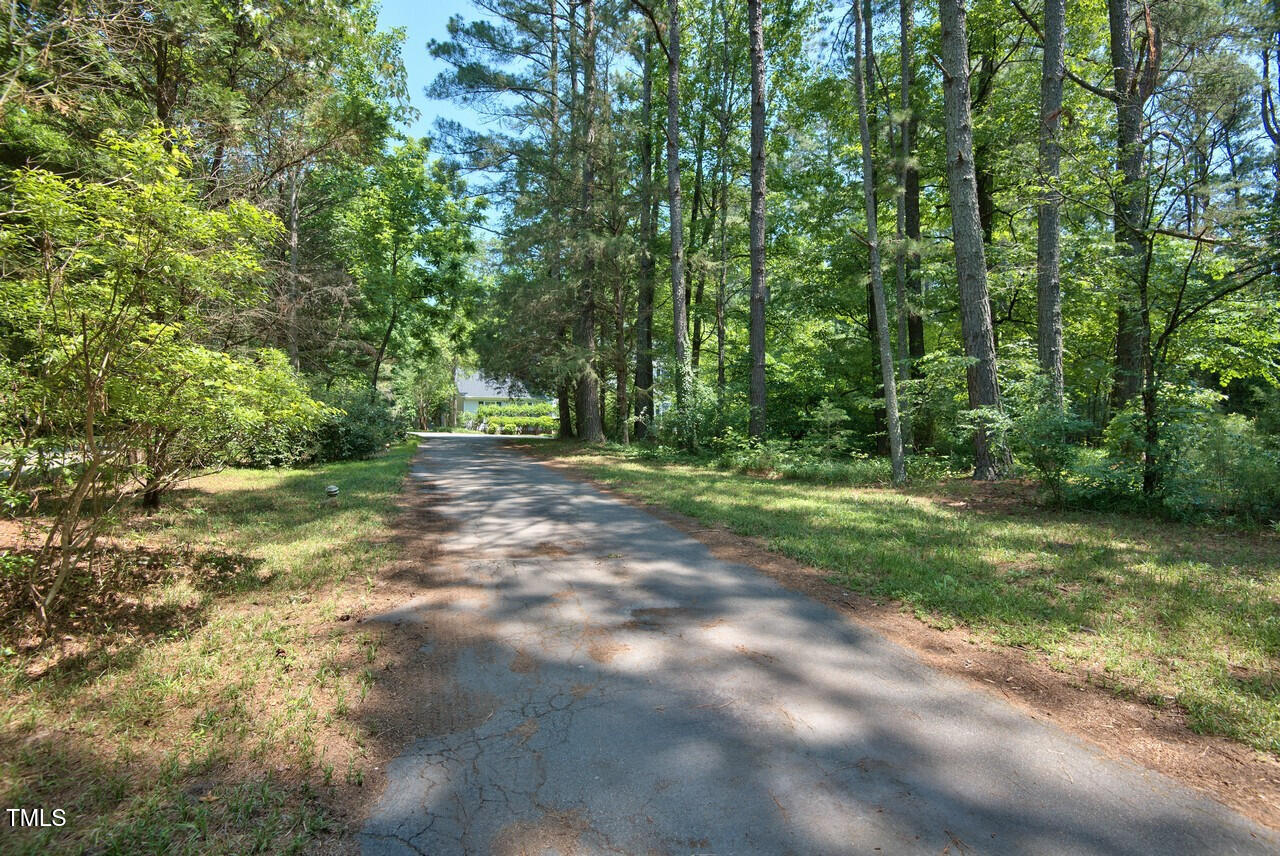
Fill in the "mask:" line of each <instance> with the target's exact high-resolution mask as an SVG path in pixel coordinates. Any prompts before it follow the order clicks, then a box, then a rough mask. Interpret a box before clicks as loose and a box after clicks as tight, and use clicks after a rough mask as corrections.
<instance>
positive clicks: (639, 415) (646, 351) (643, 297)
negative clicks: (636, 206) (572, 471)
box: [635, 33, 657, 440]
mask: <svg viewBox="0 0 1280 856" xmlns="http://www.w3.org/2000/svg"><path fill="white" fill-rule="evenodd" d="M642 66H643V69H644V79H643V84H642V90H641V91H642V95H641V108H640V113H641V116H642V117H643V118H642V124H643V127H644V130H643V132H642V133H641V135H640V206H641V207H640V287H639V291H638V293H637V295H636V381H635V400H636V401H635V409H636V423H635V437H636V439H637V440H643V439H644V438H645V437H646V436H648V433H649V423H651V422H652V421H653V287H654V264H653V243H654V237H655V236H654V231H655V230H656V228H657V223H656V222H655V221H656V219H657V218H656V217H654V213H655V211H654V206H655V204H656V201H657V200H656V195H655V193H654V186H653V158H654V152H653V44H652V41H651V39H650V37H649V35H648V34H647V33H646V34H645V37H644V62H643V63H642Z"/></svg>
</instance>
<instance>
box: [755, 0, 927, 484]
mask: <svg viewBox="0 0 1280 856" xmlns="http://www.w3.org/2000/svg"><path fill="white" fill-rule="evenodd" d="M753 2H759V0H753ZM853 9H854V19H855V26H856V29H857V30H858V31H859V32H858V35H859V36H861V34H862V33H863V32H865V33H866V34H867V36H868V40H869V38H870V35H871V21H870V20H864V14H863V9H862V6H861V4H860V2H859V0H854V4H853ZM854 46H855V47H854V54H855V60H856V61H855V62H854V66H853V76H854V90H855V94H856V96H857V99H858V130H859V132H860V134H861V138H862V196H863V200H864V202H865V203H866V210H867V248H868V250H869V251H870V256H871V259H870V267H871V302H872V303H873V304H874V314H875V319H876V332H877V334H878V335H877V338H878V339H879V345H880V376H881V378H882V379H883V383H884V408H885V418H886V420H887V422H888V429H889V456H890V459H891V460H892V466H893V483H894V484H902V483H903V482H904V481H906V479H907V466H906V459H905V458H904V456H903V451H902V427H901V423H900V421H899V418H898V390H897V382H896V379H895V377H894V371H893V352H892V349H891V348H890V344H889V313H888V312H887V311H886V310H885V305H884V281H883V279H882V277H881V274H880V240H879V224H878V222H877V220H878V217H877V211H876V191H875V187H876V181H875V164H874V159H873V158H872V156H871V123H870V122H869V121H868V118H867V87H866V80H865V78H864V76H863V71H862V56H861V54H862V39H861V38H856V39H854Z"/></svg>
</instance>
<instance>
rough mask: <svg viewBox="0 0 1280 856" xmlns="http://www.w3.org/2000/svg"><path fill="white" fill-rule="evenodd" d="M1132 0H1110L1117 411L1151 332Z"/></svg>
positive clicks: (1127, 397)
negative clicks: (1142, 290) (1143, 299)
mask: <svg viewBox="0 0 1280 856" xmlns="http://www.w3.org/2000/svg"><path fill="white" fill-rule="evenodd" d="M1129 16H1130V6H1129V0H1108V2H1107V17H1108V19H1109V23H1110V27H1111V65H1112V67H1113V69H1114V78H1115V92H1116V158H1117V160H1118V162H1119V164H1118V165H1119V167H1120V188H1119V190H1118V191H1117V195H1116V200H1115V236H1116V242H1117V244H1118V247H1119V256H1120V263H1121V268H1122V272H1121V276H1122V277H1125V276H1127V277H1129V278H1130V280H1131V282H1130V283H1129V285H1130V287H1128V288H1125V289H1124V292H1123V293H1122V295H1121V298H1120V306H1119V309H1118V310H1117V313H1116V361H1115V376H1114V379H1113V381H1112V387H1111V407H1112V410H1113V411H1118V410H1121V409H1123V408H1124V407H1125V406H1126V405H1127V404H1128V403H1129V402H1130V401H1131V400H1132V399H1133V397H1134V396H1135V395H1137V394H1138V393H1139V392H1141V391H1142V388H1143V356H1142V355H1143V352H1144V350H1145V349H1146V336H1145V335H1144V330H1143V324H1142V310H1141V308H1140V307H1139V306H1138V300H1137V284H1138V281H1139V280H1140V279H1141V278H1142V273H1141V271H1140V268H1141V267H1142V265H1143V258H1144V256H1145V255H1146V253H1145V248H1144V243H1145V242H1144V240H1143V237H1142V221H1143V212H1144V210H1145V209H1146V192H1145V188H1144V186H1143V170H1142V154H1143V152H1142V103H1143V101H1144V100H1145V99H1144V97H1143V95H1142V92H1141V85H1140V83H1139V81H1138V80H1137V79H1136V75H1137V69H1136V67H1135V64H1134V56H1133V33H1132V27H1131V24H1130V17H1129Z"/></svg>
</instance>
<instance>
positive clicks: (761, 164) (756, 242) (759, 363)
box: [747, 0, 767, 437]
mask: <svg viewBox="0 0 1280 856" xmlns="http://www.w3.org/2000/svg"><path fill="white" fill-rule="evenodd" d="M762 4H763V0H748V3H747V16H748V18H749V20H748V30H749V31H750V38H751V223H750V231H751V237H750V241H751V247H750V252H751V327H750V331H749V334H748V339H749V345H750V350H751V415H750V419H749V421H748V429H747V430H748V433H749V434H750V435H751V436H752V437H763V436H764V433H765V426H766V420H765V417H766V415H767V396H766V387H765V359H764V358H765V351H764V348H765V336H764V333H765V329H764V303H765V288H766V286H765V247H764V238H765V160H764V158H765V151H764V99H765V91H764V15H763V12H762V10H761V6H762Z"/></svg>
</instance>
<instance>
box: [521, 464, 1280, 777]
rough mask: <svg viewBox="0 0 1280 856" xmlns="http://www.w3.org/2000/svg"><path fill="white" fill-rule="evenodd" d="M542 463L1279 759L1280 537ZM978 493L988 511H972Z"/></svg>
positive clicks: (936, 498)
mask: <svg viewBox="0 0 1280 856" xmlns="http://www.w3.org/2000/svg"><path fill="white" fill-rule="evenodd" d="M537 448H538V450H539V452H540V453H542V454H549V455H553V456H557V457H559V458H560V459H562V460H564V461H566V462H568V463H572V464H573V465H575V466H578V467H581V468H582V469H583V470H585V471H586V472H587V473H589V474H590V475H591V476H592V477H593V478H596V479H598V480H599V481H601V482H603V483H606V484H608V485H610V486H611V487H613V488H615V489H617V490H619V491H621V492H623V493H626V494H629V495H632V496H635V497H638V498H640V499H643V500H645V501H648V502H652V503H656V504H659V505H663V506H666V507H668V508H671V509H673V510H675V511H678V512H681V513H683V514H687V515H690V516H692V517H695V518H698V519H699V520H703V521H706V522H709V523H716V524H721V525H724V526H725V527H727V528H729V529H731V530H732V531H734V532H737V533H739V534H744V535H752V536H758V537H761V538H763V539H764V540H765V541H766V542H767V544H768V546H769V547H770V548H771V549H773V550H776V551H778V552H779V553H782V554H784V555H787V556H790V557H792V558H794V559H797V560H800V561H802V562H805V563H807V564H810V565H813V566H815V567H818V568H822V569H825V570H828V571H830V572H831V575H832V576H831V579H832V581H834V582H837V583H839V584H841V585H843V586H845V587H846V588H848V589H850V590H853V591H857V592H861V593H863V594H866V595H870V596H873V597H878V598H885V599H890V600H893V601H896V602H898V603H901V604H902V605H903V607H904V608H906V609H908V610H911V611H912V612H914V613H915V614H916V615H917V616H918V617H919V618H921V619H922V620H924V621H927V622H929V623H931V624H934V625H935V626H939V627H943V628H946V627H952V626H964V627H966V628H968V629H970V630H972V631H973V632H975V633H977V634H979V635H981V636H984V637H986V638H988V639H990V640H991V641H993V642H995V643H998V644H1002V645H1008V646H1018V647H1021V648H1025V649H1029V650H1032V651H1036V652H1040V654H1041V655H1042V656H1043V657H1045V658H1046V659H1047V660H1048V661H1049V662H1050V664H1051V665H1053V666H1054V667H1055V668H1059V669H1062V670H1065V671H1072V672H1075V673H1078V674H1081V675H1082V676H1085V677H1086V678H1087V679H1089V680H1091V681H1093V682H1094V683H1096V684H1099V685H1101V686H1104V687H1107V688H1109V689H1110V690H1111V691H1113V692H1115V693H1117V694H1119V695H1122V696H1125V697H1130V698H1136V699H1139V700H1143V701H1146V702H1148V703H1151V704H1154V705H1158V706H1168V705H1178V706H1180V707H1181V708H1182V709H1183V710H1185V712H1186V714H1187V717H1188V721H1189V723H1190V725H1191V727H1192V728H1194V729H1195V730H1197V731H1200V732H1203V733H1210V734H1219V735H1224V736H1227V737H1230V738H1232V739H1235V740H1238V741H1240V742H1242V743H1245V744H1247V745H1249V746H1253V747H1255V748H1257V749H1260V750H1262V751H1265V752H1269V753H1271V754H1273V755H1280V660H1278V657H1280V539H1278V538H1276V537H1275V536H1274V535H1270V534H1265V533H1264V534H1258V533H1242V532H1231V531H1220V530H1216V529H1213V528H1209V527H1204V526H1192V525H1185V524H1177V523H1169V522H1165V521H1157V520H1152V519H1149V518H1144V517H1138V516H1126V515H1121V514H1105V515H1104V514H1099V513H1091V512H1080V511H1074V512H1073V511H1053V510H1048V509H1044V508H1039V507H1036V506H1034V505H1033V504H1030V503H1028V502H1026V501H1025V499H1016V498H1015V501H1012V502H1011V501H1008V498H1007V497H1006V498H1005V500H1006V501H1003V502H985V503H984V502H983V501H982V500H981V498H978V499H973V496H972V495H973V494H974V488H975V486H974V485H973V483H972V482H959V481H957V482H953V483H949V482H939V483H936V484H935V485H933V486H931V487H929V488H928V489H927V490H921V489H916V490H907V491H893V490H887V489H879V488H866V487H840V486H831V485H823V484H814V483H806V482H801V481H793V480H779V479H768V478H758V477H752V476H750V475H744V474H736V473H728V472H722V471H717V470H715V469H712V468H710V467H707V466H698V465H690V464H687V463H685V464H682V463H674V462H669V461H668V462H663V461H653V460H644V459H642V458H639V457H636V456H628V457H623V456H620V455H617V454H614V453H611V452H607V451H606V452H594V451H591V452H588V451H584V450H581V449H579V448H575V447H571V446H566V445H564V444H559V445H557V446H551V445H542V446H539V447H537ZM965 497H969V498H970V499H972V500H973V501H964V498H965Z"/></svg>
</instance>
